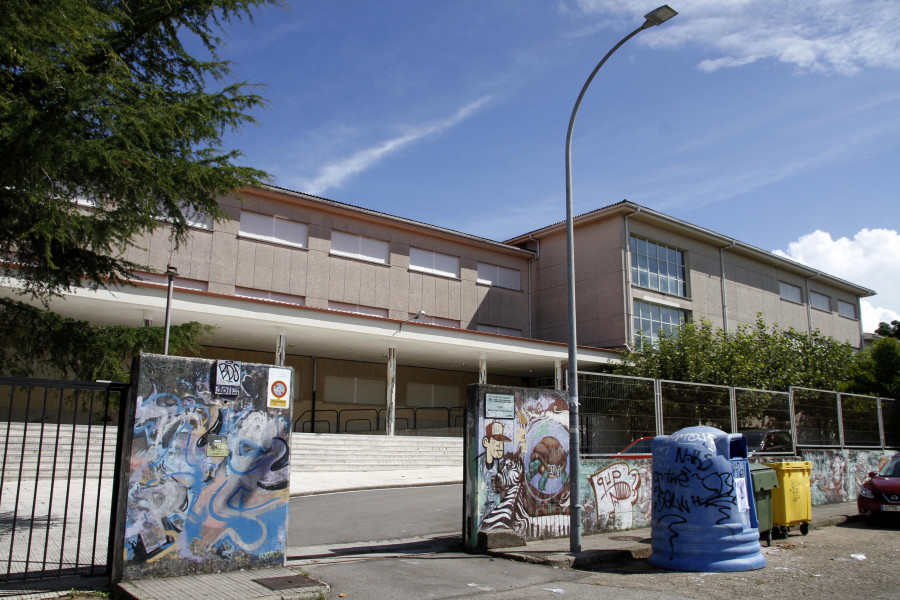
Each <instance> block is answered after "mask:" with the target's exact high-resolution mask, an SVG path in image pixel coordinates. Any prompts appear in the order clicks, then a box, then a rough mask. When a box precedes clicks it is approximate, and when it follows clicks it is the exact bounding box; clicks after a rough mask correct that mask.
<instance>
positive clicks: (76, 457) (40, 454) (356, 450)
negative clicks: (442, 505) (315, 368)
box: [0, 423, 463, 483]
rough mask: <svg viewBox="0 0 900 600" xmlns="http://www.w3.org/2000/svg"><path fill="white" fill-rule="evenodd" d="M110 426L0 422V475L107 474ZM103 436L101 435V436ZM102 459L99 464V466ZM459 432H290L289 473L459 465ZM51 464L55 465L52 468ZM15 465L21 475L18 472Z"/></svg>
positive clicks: (112, 442) (112, 449)
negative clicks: (436, 434) (422, 434)
mask: <svg viewBox="0 0 900 600" xmlns="http://www.w3.org/2000/svg"><path fill="white" fill-rule="evenodd" d="M116 435H117V428H116V427H115V426H107V427H106V428H105V430H104V427H103V426H102V425H94V426H91V427H90V428H88V426H87V425H76V426H72V425H57V424H50V423H45V424H44V425H43V428H42V427H41V424H40V423H27V424H26V423H0V474H2V479H3V481H4V482H5V483H9V482H14V481H16V480H18V479H20V478H21V479H22V480H34V479H35V478H36V477H39V478H40V479H48V480H49V479H50V478H51V477H53V478H56V479H68V478H73V479H78V478H82V477H89V478H95V477H101V478H111V477H113V470H114V466H115V460H116ZM104 438H105V439H104ZM101 463H102V468H101ZM462 464H463V440H462V438H461V437H433V436H428V437H420V436H405V435H404V436H393V437H388V436H385V435H352V434H327V433H292V434H291V472H292V473H293V472H310V471H316V472H327V471H332V472H345V471H391V470H400V469H402V470H416V469H428V468H435V467H459V468H460V471H461V470H462ZM54 467H55V468H54ZM20 468H21V477H20Z"/></svg>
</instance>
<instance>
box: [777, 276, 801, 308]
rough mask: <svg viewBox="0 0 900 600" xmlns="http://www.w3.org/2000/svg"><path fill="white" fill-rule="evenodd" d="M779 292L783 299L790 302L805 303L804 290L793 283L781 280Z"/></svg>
mask: <svg viewBox="0 0 900 600" xmlns="http://www.w3.org/2000/svg"><path fill="white" fill-rule="evenodd" d="M778 292H779V293H780V294H781V299H782V300H787V301H788V302H796V303H797V304H802V303H803V291H802V290H801V289H800V288H799V287H797V286H796V285H791V284H790V283H785V282H784V281H779V282H778Z"/></svg>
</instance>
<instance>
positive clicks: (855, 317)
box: [837, 298, 859, 321]
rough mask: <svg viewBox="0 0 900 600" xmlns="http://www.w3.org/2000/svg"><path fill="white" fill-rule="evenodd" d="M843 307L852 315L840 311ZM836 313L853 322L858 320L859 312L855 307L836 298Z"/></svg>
mask: <svg viewBox="0 0 900 600" xmlns="http://www.w3.org/2000/svg"><path fill="white" fill-rule="evenodd" d="M844 306H848V307H850V309H851V313H852V314H846V313H845V312H844V311H843V310H841V308H842V307H844ZM837 311H838V314H839V315H840V316H842V317H844V318H845V319H853V320H854V321H858V320H859V310H858V309H857V305H856V304H854V303H852V302H847V301H846V300H841V299H840V298H838V301H837Z"/></svg>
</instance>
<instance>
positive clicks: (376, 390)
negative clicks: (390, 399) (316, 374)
mask: <svg viewBox="0 0 900 600" xmlns="http://www.w3.org/2000/svg"><path fill="white" fill-rule="evenodd" d="M386 398H387V384H386V383H385V381H384V379H363V378H362V377H341V376H340V375H326V376H325V399H324V402H330V403H332V404H374V405H384V403H385V399H386Z"/></svg>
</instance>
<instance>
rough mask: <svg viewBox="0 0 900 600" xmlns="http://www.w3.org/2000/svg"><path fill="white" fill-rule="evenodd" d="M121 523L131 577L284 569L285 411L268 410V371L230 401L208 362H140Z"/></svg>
mask: <svg viewBox="0 0 900 600" xmlns="http://www.w3.org/2000/svg"><path fill="white" fill-rule="evenodd" d="M141 361H142V362H141V374H140V382H139V391H138V398H137V406H136V407H135V421H134V423H135V424H134V438H133V442H132V447H131V463H130V473H129V482H128V500H127V505H126V518H125V537H126V539H125V557H124V559H125V574H126V578H128V577H142V576H154V575H157V574H173V573H176V574H177V573H180V572H182V571H184V570H185V569H190V570H191V571H210V570H220V569H223V568H226V567H228V566H229V565H232V566H231V568H234V567H233V565H240V566H255V565H258V564H269V563H276V564H281V562H282V561H283V549H284V540H285V535H286V522H287V500H288V472H289V469H290V464H289V446H288V439H289V438H288V435H289V430H290V412H289V409H288V410H274V409H267V406H266V395H265V392H266V389H267V385H266V383H267V382H266V377H267V369H268V368H267V367H266V366H265V365H246V364H245V365H243V369H244V371H243V373H242V378H241V382H240V386H239V387H238V388H236V389H235V390H234V393H235V395H234V396H229V397H219V396H216V395H214V394H212V393H211V391H210V390H211V388H212V386H211V385H210V373H211V372H212V369H211V366H212V364H214V361H208V360H200V359H184V358H178V357H157V356H154V355H146V356H142V357H141Z"/></svg>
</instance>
